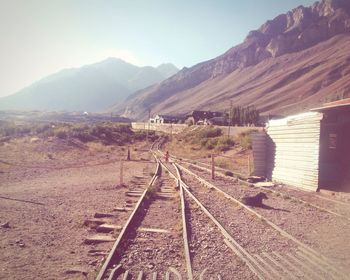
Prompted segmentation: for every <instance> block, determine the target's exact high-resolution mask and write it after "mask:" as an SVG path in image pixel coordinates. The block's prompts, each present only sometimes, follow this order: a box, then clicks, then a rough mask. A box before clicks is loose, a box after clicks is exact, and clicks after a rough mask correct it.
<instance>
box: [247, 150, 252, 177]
mask: <svg viewBox="0 0 350 280" xmlns="http://www.w3.org/2000/svg"><path fill="white" fill-rule="evenodd" d="M251 173H252V170H251V166H250V155H248V176H250V175H251Z"/></svg>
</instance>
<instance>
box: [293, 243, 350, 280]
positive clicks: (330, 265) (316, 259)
mask: <svg viewBox="0 0 350 280" xmlns="http://www.w3.org/2000/svg"><path fill="white" fill-rule="evenodd" d="M299 250H300V251H301V252H303V253H304V254H305V255H307V256H308V258H312V259H313V260H314V261H316V262H318V263H319V264H320V265H324V266H327V267H328V268H329V269H330V270H332V271H333V272H334V273H335V274H336V275H338V276H340V277H341V278H342V279H348V277H347V274H346V273H345V272H343V271H341V270H338V269H336V268H335V266H334V265H332V263H330V262H328V261H326V260H324V259H323V258H321V257H319V256H318V255H316V254H314V253H313V252H310V251H309V250H306V249H305V248H302V247H299Z"/></svg>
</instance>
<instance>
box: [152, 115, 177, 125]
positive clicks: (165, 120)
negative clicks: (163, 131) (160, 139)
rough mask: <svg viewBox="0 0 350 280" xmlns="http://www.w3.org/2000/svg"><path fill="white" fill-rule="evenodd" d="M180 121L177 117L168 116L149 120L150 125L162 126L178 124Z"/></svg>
mask: <svg viewBox="0 0 350 280" xmlns="http://www.w3.org/2000/svg"><path fill="white" fill-rule="evenodd" d="M181 120H182V119H181V118H180V117H177V116H170V115H156V116H155V117H154V118H152V119H150V122H151V123H157V124H164V123H178V122H179V121H181Z"/></svg>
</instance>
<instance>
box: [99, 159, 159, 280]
mask: <svg viewBox="0 0 350 280" xmlns="http://www.w3.org/2000/svg"><path fill="white" fill-rule="evenodd" d="M156 160H157V158H156ZM159 171H160V163H159V162H158V161H157V167H156V172H155V173H154V175H153V177H152V179H151V181H150V183H149V184H148V186H147V188H146V189H145V190H144V192H143V193H142V195H141V197H140V199H139V200H138V202H137V204H136V206H135V208H134V210H133V212H132V213H131V215H130V216H129V218H128V220H127V222H126V223H125V225H124V227H123V228H122V230H121V232H120V234H119V235H118V238H117V240H116V241H115V243H114V245H113V247H112V249H111V251H110V253H109V254H108V256H107V258H106V260H105V262H104V263H103V266H102V267H101V269H100V271H99V273H98V275H97V277H96V280H101V279H103V278H104V276H105V274H106V272H107V270H108V268H110V266H111V261H112V259H113V257H114V256H115V255H116V252H117V249H118V248H119V245H120V243H121V241H122V239H123V238H124V236H125V234H126V232H127V230H128V229H129V228H130V226H131V224H132V221H133V220H134V217H135V216H136V213H137V212H138V211H139V208H140V206H141V205H142V203H143V201H144V199H145V197H146V194H147V192H148V191H149V189H150V187H151V186H152V185H153V184H154V182H155V181H156V180H157V178H158V177H159V175H158V174H159Z"/></svg>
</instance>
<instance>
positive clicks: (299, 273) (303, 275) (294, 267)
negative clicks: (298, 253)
mask: <svg viewBox="0 0 350 280" xmlns="http://www.w3.org/2000/svg"><path fill="white" fill-rule="evenodd" d="M272 254H274V255H275V256H276V257H277V258H278V259H279V260H280V262H282V263H284V264H285V265H287V266H288V267H290V268H292V269H293V271H294V272H295V273H297V274H298V275H299V277H301V278H303V279H310V280H311V278H310V277H309V276H308V275H305V273H304V272H303V271H301V270H300V269H299V267H297V266H296V265H295V264H293V263H291V262H290V261H289V260H287V259H286V258H284V257H282V256H281V255H280V254H279V253H277V252H272ZM298 279H300V278H298Z"/></svg>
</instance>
